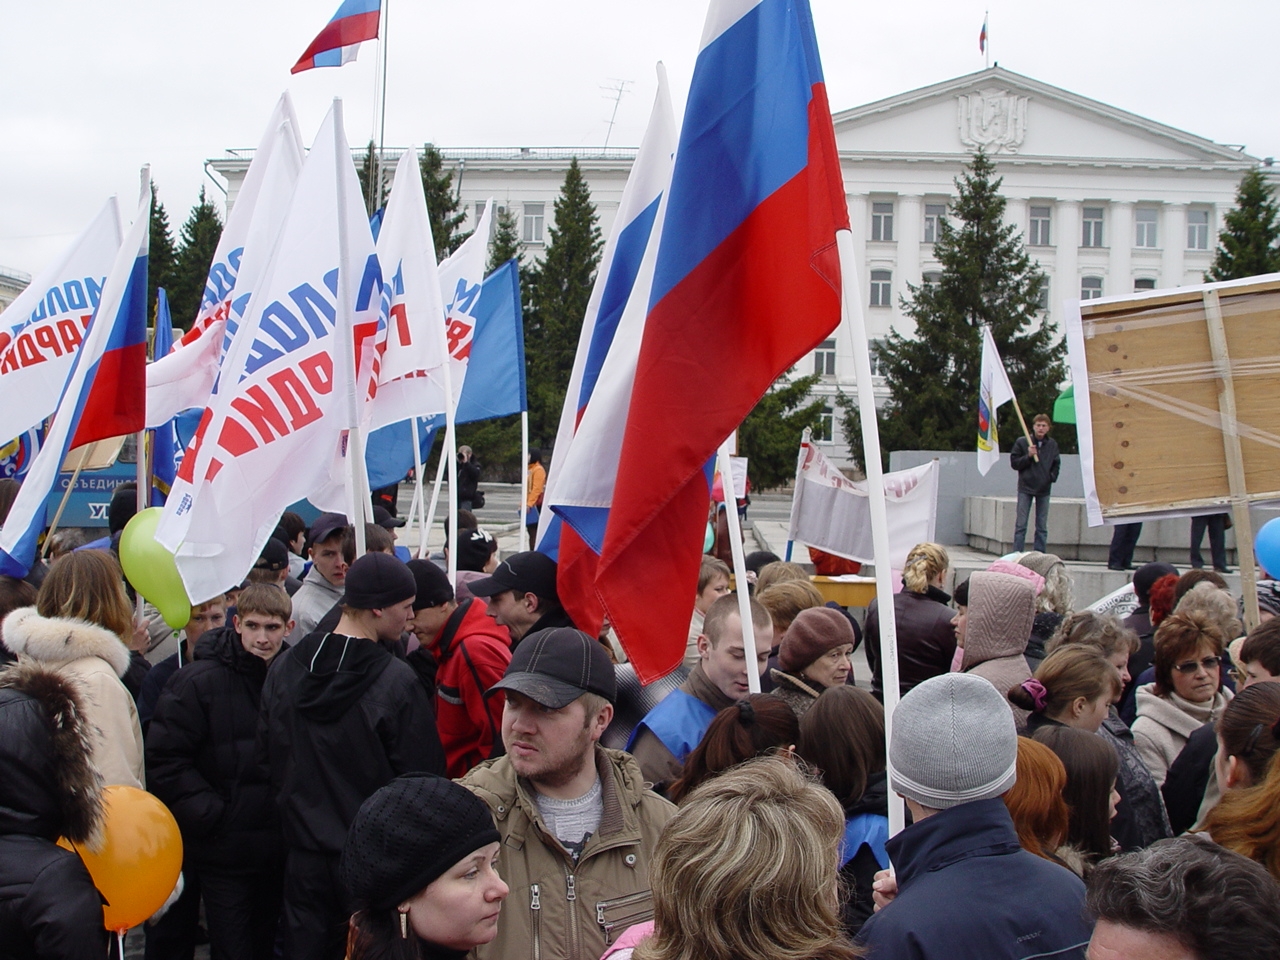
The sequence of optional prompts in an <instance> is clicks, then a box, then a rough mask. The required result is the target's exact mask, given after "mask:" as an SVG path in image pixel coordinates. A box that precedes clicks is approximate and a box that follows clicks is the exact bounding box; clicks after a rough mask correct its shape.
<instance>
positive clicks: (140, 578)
mask: <svg viewBox="0 0 1280 960" xmlns="http://www.w3.org/2000/svg"><path fill="white" fill-rule="evenodd" d="M163 512H164V511H163V510H162V509H161V508H160V507H148V508H147V509H146V510H143V511H141V512H139V513H137V514H135V515H134V517H133V519H132V520H130V521H129V522H128V523H127V524H126V525H125V528H124V531H123V532H122V533H121V534H120V566H121V567H123V568H124V575H125V579H127V580H128V581H129V583H130V584H132V585H133V589H135V590H137V591H138V593H139V594H141V595H142V596H143V597H144V598H145V599H146V600H147V601H148V602H149V603H150V604H151V605H152V606H153V607H155V608H156V609H157V610H159V611H160V616H162V617H164V622H165V623H167V624H168V625H169V626H170V627H172V628H173V629H174V630H181V629H182V628H183V627H185V626H186V625H187V621H188V620H190V619H191V599H190V598H189V597H188V596H187V588H186V585H185V584H184V583H183V582H182V576H181V574H179V573H178V565H177V563H176V562H175V561H174V558H173V554H172V553H170V552H169V551H168V550H167V549H166V548H165V547H164V546H162V545H161V544H160V543H159V542H157V540H156V525H157V524H159V522H160V514H161V513H163Z"/></svg>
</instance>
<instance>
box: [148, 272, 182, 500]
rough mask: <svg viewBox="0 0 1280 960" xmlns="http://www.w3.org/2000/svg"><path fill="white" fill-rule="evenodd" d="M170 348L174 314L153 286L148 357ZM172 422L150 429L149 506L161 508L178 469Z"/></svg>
mask: <svg viewBox="0 0 1280 960" xmlns="http://www.w3.org/2000/svg"><path fill="white" fill-rule="evenodd" d="M172 349H173V317H172V316H171V315H170V313H169V292H168V291H167V290H165V288H164V287H158V288H156V332H155V337H154V338H153V339H152V341H151V360H152V362H153V363H154V362H155V361H156V360H159V359H160V358H161V357H166V356H168V355H169V351H170V350H172ZM175 427H176V424H175V421H174V420H170V421H169V422H168V423H165V424H162V425H160V426H158V427H156V428H155V429H154V430H151V431H150V433H151V506H153V507H163V506H164V498H165V497H167V496H168V495H169V491H170V490H171V489H172V488H173V479H174V477H175V476H176V475H177V472H178V458H179V455H180V454H181V452H182V448H181V447H179V446H178V439H177V436H176V434H175V432H174V431H175Z"/></svg>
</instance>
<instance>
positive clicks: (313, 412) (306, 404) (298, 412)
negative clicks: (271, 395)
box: [267, 367, 323, 430]
mask: <svg viewBox="0 0 1280 960" xmlns="http://www.w3.org/2000/svg"><path fill="white" fill-rule="evenodd" d="M267 383H269V384H271V386H272V388H274V389H275V391H276V393H277V394H279V395H280V399H281V401H283V402H284V406H285V409H286V410H288V412H289V425H290V426H291V427H292V428H293V429H294V430H301V429H302V428H303V427H305V426H306V425H307V424H309V423H315V422H316V421H317V420H319V419H320V417H321V416H323V413H322V411H321V410H320V408H319V407H317V406H316V402H315V401H314V400H312V399H311V394H310V393H308V392H307V388H306V387H305V386H304V385H303V383H302V380H301V378H299V376H298V371H296V370H294V369H293V368H292V367H288V368H286V369H284V370H281V371H280V372H279V373H273V374H272V375H271V376H269V377H267Z"/></svg>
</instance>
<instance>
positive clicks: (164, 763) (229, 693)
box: [147, 625, 284, 867]
mask: <svg viewBox="0 0 1280 960" xmlns="http://www.w3.org/2000/svg"><path fill="white" fill-rule="evenodd" d="M283 655H284V651H283V650H282V651H281V653H279V654H277V656H278V657H279V656H283ZM156 669H157V670H158V669H160V668H159V666H157V667H156ZM266 678H267V663H266V661H265V660H263V659H262V658H260V657H255V656H254V655H253V654H251V653H249V652H248V651H247V650H245V649H244V646H243V645H242V644H241V642H240V635H239V634H238V633H236V631H235V628H234V627H232V626H230V625H227V626H224V627H220V628H218V629H216V630H210V631H208V632H207V633H205V634H204V635H203V636H202V637H201V638H200V641H199V644H198V645H197V646H196V659H195V661H194V662H192V663H188V664H187V665H186V666H184V667H182V669H180V670H177V671H176V672H175V673H174V674H173V676H172V678H171V679H170V680H169V682H168V683H167V684H166V685H165V688H164V691H163V692H162V693H161V694H160V698H159V700H158V701H157V702H156V706H155V713H154V715H153V716H152V719H151V727H150V729H149V730H148V731H147V785H148V786H149V787H150V788H151V792H152V793H154V794H155V795H156V796H157V797H159V798H160V799H161V800H162V801H164V803H165V805H166V806H168V808H169V810H170V811H171V812H172V813H173V815H174V818H175V819H176V820H177V821H178V826H179V827H180V828H181V830H182V842H183V845H184V848H185V853H186V855H187V857H189V858H190V859H191V860H192V861H194V862H195V863H197V864H208V865H210V866H214V867H256V866H259V865H262V864H266V863H270V862H272V861H278V860H279V859H280V857H281V842H280V821H279V817H278V816H277V814H276V809H275V805H274V804H273V803H272V799H271V785H270V782H269V780H268V778H267V777H266V776H265V775H264V773H263V771H262V768H261V767H259V766H258V765H257V763H256V762H255V759H256V757H255V750H256V743H257V733H258V714H259V701H260V699H261V696H262V684H263V682H264V681H265V680H266Z"/></svg>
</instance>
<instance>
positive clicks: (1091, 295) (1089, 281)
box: [1080, 277, 1102, 300]
mask: <svg viewBox="0 0 1280 960" xmlns="http://www.w3.org/2000/svg"><path fill="white" fill-rule="evenodd" d="M1101 296H1102V278H1101V277H1082V278H1081V279H1080V299H1081V300H1097V299H1099V298H1100V297H1101Z"/></svg>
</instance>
